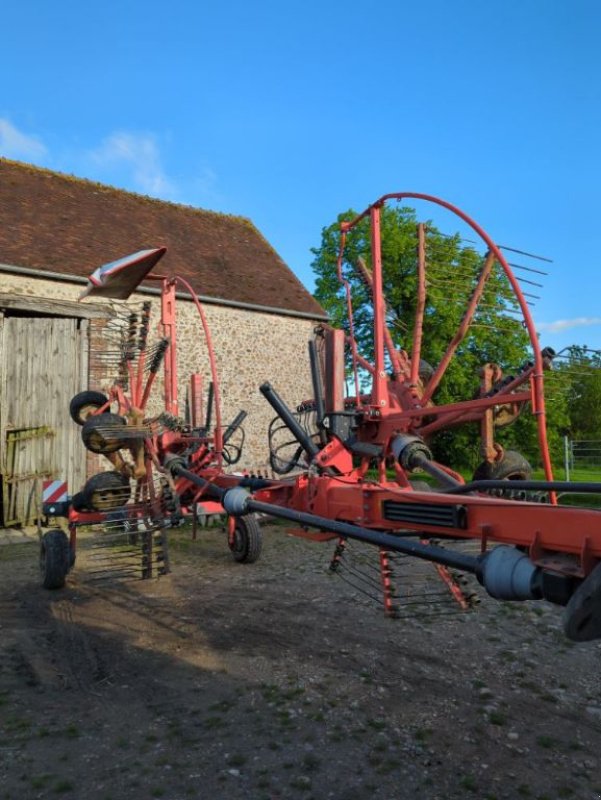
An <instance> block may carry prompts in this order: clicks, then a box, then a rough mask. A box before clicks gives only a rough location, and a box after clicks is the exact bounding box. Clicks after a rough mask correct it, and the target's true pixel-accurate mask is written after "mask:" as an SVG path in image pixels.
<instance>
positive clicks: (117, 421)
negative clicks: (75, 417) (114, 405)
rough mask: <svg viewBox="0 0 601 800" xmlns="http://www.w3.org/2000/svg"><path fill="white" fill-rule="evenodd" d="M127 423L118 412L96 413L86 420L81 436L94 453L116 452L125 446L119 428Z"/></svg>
mask: <svg viewBox="0 0 601 800" xmlns="http://www.w3.org/2000/svg"><path fill="white" fill-rule="evenodd" d="M125 424H126V423H125V420H124V419H123V417H120V416H119V415H118V414H110V413H107V414H95V415H94V416H92V417H89V418H88V419H87V420H86V421H85V422H84V424H83V428H82V429H81V438H82V439H83V443H84V444H85V446H86V448H87V449H88V450H90V451H91V452H92V453H102V454H105V453H115V452H116V451H117V450H119V449H120V448H121V447H123V446H124V444H123V439H121V438H120V437H119V428H120V427H122V426H125Z"/></svg>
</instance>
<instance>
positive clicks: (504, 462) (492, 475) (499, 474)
mask: <svg viewBox="0 0 601 800" xmlns="http://www.w3.org/2000/svg"><path fill="white" fill-rule="evenodd" d="M531 475H532V467H531V466H530V464H529V463H528V462H527V461H526V459H525V458H524V456H523V455H522V454H521V453H518V452H517V450H506V451H505V453H504V455H503V458H502V459H501V460H500V461H495V462H494V463H493V464H491V463H489V462H488V461H483V462H482V464H480V466H479V467H477V468H476V471H475V472H474V477H473V478H472V480H474V481H505V480H507V481H527V480H528V479H529V478H530V476H531Z"/></svg>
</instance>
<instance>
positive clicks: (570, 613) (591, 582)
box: [563, 564, 601, 642]
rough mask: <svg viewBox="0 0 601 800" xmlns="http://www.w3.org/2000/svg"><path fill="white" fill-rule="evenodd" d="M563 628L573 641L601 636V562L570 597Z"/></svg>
mask: <svg viewBox="0 0 601 800" xmlns="http://www.w3.org/2000/svg"><path fill="white" fill-rule="evenodd" d="M563 630H564V633H565V635H566V636H567V637H568V639H571V640H572V641H573V642H590V641H592V640H593V639H598V638H599V637H601V564H597V566H596V567H595V568H594V569H593V571H592V572H591V573H590V575H589V576H588V577H587V578H585V579H584V581H583V582H582V583H581V584H580V586H579V587H578V588H577V589H576V591H575V592H574V594H573V595H572V597H571V598H570V602H569V603H568V604H567V606H566V610H565V612H564V620H563Z"/></svg>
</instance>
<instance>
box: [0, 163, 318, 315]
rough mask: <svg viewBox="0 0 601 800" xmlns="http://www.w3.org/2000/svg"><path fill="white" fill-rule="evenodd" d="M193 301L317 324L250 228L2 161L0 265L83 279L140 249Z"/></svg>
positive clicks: (309, 305) (314, 306)
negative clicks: (157, 257)
mask: <svg viewBox="0 0 601 800" xmlns="http://www.w3.org/2000/svg"><path fill="white" fill-rule="evenodd" d="M161 245H164V246H166V247H167V254H166V255H165V257H164V258H163V259H162V260H161V262H160V265H159V267H158V268H157V271H160V272H161V273H162V274H168V275H173V274H179V275H182V276H183V277H185V278H186V279H187V280H188V281H189V282H190V283H191V285H192V286H193V288H194V289H195V291H196V292H198V294H200V295H204V296H206V297H211V298H216V299H217V298H220V299H224V300H229V301H235V302H237V303H243V304H250V305H260V306H268V307H273V308H279V309H283V310H287V311H292V312H295V311H296V312H302V313H304V314H310V315H315V316H316V317H324V316H325V312H324V311H323V309H322V308H321V306H320V305H319V304H318V303H317V302H316V300H314V299H313V297H311V295H310V294H309V292H308V291H307V290H306V289H305V288H304V286H303V285H302V283H301V282H300V281H299V280H298V278H296V276H295V275H294V273H293V272H292V271H291V270H290V269H289V268H288V267H287V266H286V264H285V263H284V262H283V261H282V259H281V258H280V257H279V256H278V254H277V253H276V252H275V250H274V249H273V248H272V247H271V246H270V244H269V243H268V242H267V241H266V240H265V239H264V238H263V236H262V235H261V234H260V233H259V231H258V230H257V229H256V228H255V226H254V225H253V224H252V222H250V221H249V220H247V219H244V218H243V217H234V216H228V215H226V214H218V213H215V212H212V211H203V210H200V209H197V208H192V207H190V206H183V205H176V204H174V203H167V202H164V201H162V200H155V199H152V198H149V197H144V196H142V195H137V194H132V193H130V192H124V191H121V190H119V189H114V188H112V187H110V186H104V185H102V184H98V183H93V182H92V181H88V180H82V179H80V178H73V177H70V176H67V175H62V174H59V173H56V172H51V171H49V170H45V169H40V168H38V167H33V166H31V165H29V164H22V163H18V162H15V161H10V160H7V159H2V158H0V263H3V264H9V265H11V266H17V267H28V268H32V269H37V270H46V271H49V272H56V273H62V274H66V275H78V276H85V277H87V276H88V275H89V274H90V273H91V272H92V271H93V270H94V269H96V267H98V266H100V265H101V264H104V263H106V262H109V261H113V260H115V259H117V258H120V257H121V256H124V255H127V254H128V253H132V252H135V251H137V250H142V249H145V248H151V247H159V246H161Z"/></svg>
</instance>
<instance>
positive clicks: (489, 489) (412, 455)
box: [71, 193, 601, 641]
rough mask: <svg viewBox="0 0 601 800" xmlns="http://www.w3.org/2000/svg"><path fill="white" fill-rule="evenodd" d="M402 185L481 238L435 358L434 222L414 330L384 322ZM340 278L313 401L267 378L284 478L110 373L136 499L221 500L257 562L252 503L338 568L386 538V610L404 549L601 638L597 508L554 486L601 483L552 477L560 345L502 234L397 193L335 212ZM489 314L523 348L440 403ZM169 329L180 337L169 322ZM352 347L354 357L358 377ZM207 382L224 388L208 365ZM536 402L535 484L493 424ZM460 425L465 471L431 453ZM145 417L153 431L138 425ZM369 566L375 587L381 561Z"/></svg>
mask: <svg viewBox="0 0 601 800" xmlns="http://www.w3.org/2000/svg"><path fill="white" fill-rule="evenodd" d="M407 199H410V200H418V201H425V202H429V203H433V204H435V205H437V206H439V207H442V208H444V209H447V210H448V211H450V212H452V213H453V214H455V215H457V216H458V217H459V218H460V219H461V220H462V221H463V222H464V223H465V224H466V225H468V226H469V227H470V228H471V229H472V231H473V232H474V233H475V234H476V235H477V236H478V240H479V241H480V242H481V243H482V244H483V245H484V248H485V253H484V255H483V256H482V257H481V258H480V259H479V260H477V261H476V262H474V261H473V260H472V267H474V269H473V271H472V272H471V273H469V271H468V272H467V275H466V265H465V264H463V263H460V264H458V265H455V266H456V268H457V272H458V273H463V275H462V277H463V278H464V281H463V285H464V289H465V288H466V287H467V294H466V296H465V298H464V300H465V308H464V311H463V313H462V314H460V315H459V318H458V324H457V326H456V329H455V331H452V332H451V333H450V337H449V341H448V344H447V345H446V346H445V345H444V343H440V347H439V349H438V351H437V350H436V349H434V351H433V352H434V355H435V360H434V361H433V366H431V365H430V364H429V363H426V360H425V359H424V358H423V356H422V350H424V346H423V345H424V332H425V329H426V327H427V324H426V323H427V320H428V315H429V314H431V313H432V307H431V306H429V295H430V294H435V292H436V291H438V292H439V293H440V292H441V291H442V292H443V293H444V294H443V297H444V300H445V301H446V302H449V303H451V302H456V300H457V298H456V295H457V288H456V286H455V285H453V286H445V281H446V280H447V277H446V276H445V275H444V274H443V273H440V272H439V273H438V274H437V272H436V265H435V264H434V269H428V266H427V261H428V237H427V231H426V229H425V228H424V227H423V226H420V227H419V228H418V232H417V257H416V266H415V286H416V300H415V303H414V310H415V319H414V321H413V325H412V326H411V331H412V333H410V334H408V335H406V337H405V338H406V341H407V342H408V343H410V347H407V349H402V348H397V347H396V346H395V344H394V337H393V335H392V332H391V325H392V324H396V323H398V322H400V323H401V325H402V326H404V327H403V330H404V331H405V332H408V331H409V330H410V326H409V325H408V324H407V321H406V320H399V319H397V320H394V318H393V314H391V309H390V308H389V307H388V306H387V303H386V299H385V296H384V280H383V269H382V261H383V256H382V241H381V216H382V208H383V207H384V205H385V204H386V203H387V202H389V201H403V200H407ZM366 222H367V223H368V225H369V229H370V233H369V240H370V248H369V252H368V253H365V254H364V255H362V257H361V258H357V259H356V264H355V268H356V269H357V270H358V272H359V274H360V277H361V279H362V281H363V284H364V287H365V290H366V291H367V292H368V293H369V296H370V299H371V303H372V307H373V322H372V354H371V355H369V354H368V355H367V356H366V355H363V354H361V352H360V348H359V346H358V343H357V339H356V337H355V331H354V322H353V303H352V292H351V287H350V283H349V280H348V279H347V278H346V277H345V275H344V274H343V262H344V253H345V247H346V242H347V238H348V237H349V236H350V235H351V234H352V232H353V231H354V230H355V229H357V227H358V226H360V225H362V224H363V225H364V224H365V223H366ZM152 252H156V251H152ZM109 271H110V270H109ZM144 274H146V273H144ZM134 277H135V276H134ZM338 277H339V280H340V282H341V285H342V286H343V287H344V289H345V293H346V305H347V311H348V329H347V331H346V332H345V331H343V330H336V329H333V328H324V329H323V330H322V331H320V336H319V337H318V340H317V343H316V342H315V341H313V342H310V343H309V358H310V364H311V375H312V383H313V398H311V399H310V400H308V401H306V402H304V403H303V404H301V406H299V407H298V409H297V410H296V411H292V410H291V409H289V408H288V407H287V406H286V405H285V403H284V402H283V401H282V399H281V398H280V396H279V395H278V393H277V391H276V390H275V389H274V388H273V387H272V386H271V385H270V384H269V383H264V384H263V385H262V386H261V387H260V391H261V393H262V394H263V396H264V397H265V399H266V400H267V402H268V403H269V404H270V406H271V407H272V408H273V410H274V411H275V413H276V420H275V421H274V423H272V426H271V429H270V459H271V465H272V467H273V469H274V471H276V472H278V473H279V474H280V476H281V477H280V478H278V479H263V478H240V477H237V476H234V475H227V474H226V473H225V471H224V470H223V469H222V460H223V459H222V454H223V439H225V436H224V437H223V439H222V438H221V434H220V431H221V426H220V424H219V423H218V424H217V427H216V429H215V434H214V436H213V437H212V438H210V437H209V438H207V437H208V432H207V431H206V430H204V431H203V432H202V434H201V433H200V432H199V431H198V430H197V429H195V428H194V427H193V426H192V427H191V428H190V430H181V431H173V430H168V431H163V430H162V429H161V427H160V426H164V425H165V424H166V420H165V418H162V419H161V418H160V415H159V417H156V418H151V419H148V418H145V417H144V415H143V414H141V415H140V412H138V411H136V407H135V406H134V405H133V404H132V405H131V408H130V407H129V406H128V405H127V403H122V401H121V399H120V394H119V387H118V386H117V387H116V388H115V389H114V392H115V394H114V395H113V398H112V399H113V401H114V402H117V403H118V404H119V409H120V416H125V417H127V415H128V414H129V415H130V417H131V427H132V430H133V431H134V432H135V436H134V437H133V440H132V443H131V444H130V445H129V446H128V450H129V452H130V454H131V466H130V467H129V470H130V472H131V474H132V475H133V476H134V477H135V478H136V480H137V481H138V483H137V488H136V492H137V494H136V499H138V498H139V499H140V500H141V501H142V502H143V503H146V504H147V505H148V506H150V507H151V508H152V509H153V516H152V518H153V519H158V518H161V519H162V517H161V512H160V511H156V512H155V511H154V508H155V507H158V508H159V509H160V501H161V498H163V499H164V498H165V497H167V498H168V503H169V504H171V505H173V506H175V507H176V508H177V507H182V508H184V507H188V506H189V504H190V503H191V502H192V503H193V502H195V501H197V500H198V499H199V498H202V500H203V502H205V501H206V500H208V499H210V500H212V501H213V502H215V503H217V504H218V507H219V508H220V509H222V510H223V511H224V512H225V513H226V514H227V515H228V516H229V523H228V529H229V532H230V534H229V542H230V546H231V547H232V548H233V549H234V555H236V552H235V549H236V538H235V535H234V532H235V531H236V530H244V529H245V530H246V532H245V534H244V536H243V537H242V539H241V541H242V544H241V546H240V552H241V554H242V556H243V557H244V556H247V560H254V557H255V556H256V549H257V548H256V546H255V545H256V542H257V541H259V540H258V539H256V538H255V537H254V536H253V535H252V534H249V531H250V530H251V529H252V525H253V524H256V523H255V515H257V514H261V515H268V516H273V517H276V518H280V519H283V520H287V521H289V522H291V523H292V524H293V525H294V526H295V529H294V531H293V532H295V533H298V534H299V535H302V536H304V537H306V538H309V539H313V540H315V541H325V540H329V539H331V540H333V541H334V542H335V550H334V554H333V557H332V561H331V569H332V570H333V571H335V572H339V571H340V569H341V567H342V566H343V564H344V559H345V554H346V551H347V548H348V544H349V542H355V541H356V542H359V543H363V544H364V545H369V546H372V547H375V548H376V551H377V555H378V558H377V580H376V583H377V584H378V585H379V586H380V587H381V590H382V596H383V602H384V607H385V609H386V611H387V612H388V613H389V614H391V615H394V614H397V613H399V603H398V602H395V601H398V599H399V598H398V597H395V591H394V587H393V582H392V575H393V567H394V565H395V563H397V564H398V563H400V564H402V565H403V568H405V567H406V565H407V564H408V563H409V562H410V561H413V560H415V559H419V560H420V561H421V562H430V564H432V565H434V567H435V569H436V571H437V573H438V576H439V577H440V578H441V579H442V580H443V581H444V583H445V584H446V586H447V588H448V589H449V590H450V592H451V595H452V596H453V597H455V598H456V599H457V600H458V601H459V603H460V604H461V605H465V606H466V605H468V604H469V600H470V598H469V596H468V594H469V593H468V592H466V591H465V585H464V584H465V576H474V577H475V578H476V579H477V581H478V582H479V583H480V584H481V585H482V586H483V587H484V589H485V590H486V591H487V592H488V594H489V595H491V596H493V597H495V598H498V599H502V600H534V599H545V600H547V601H550V602H552V603H555V604H558V605H561V606H566V609H565V617H564V620H565V621H564V629H565V633H566V635H567V636H568V637H569V638H571V639H573V640H576V641H585V640H590V639H596V638H599V637H601V513H600V512H599V511H598V510H596V509H592V508H578V507H567V506H561V505H559V504H558V501H557V493H558V492H561V493H584V494H586V493H600V492H601V485H600V484H595V483H585V482H569V481H566V482H560V481H555V480H554V477H553V472H552V467H551V459H550V456H549V448H548V443H547V432H546V416H545V395H544V380H545V372H546V371H548V370H550V369H551V367H552V362H553V359H554V357H555V354H554V352H553V350H552V349H550V348H542V349H541V348H540V346H539V343H538V339H537V335H536V331H535V328H534V324H533V321H532V317H531V314H530V310H529V305H528V304H529V300H528V299H527V296H526V295H525V293H524V292H523V290H522V288H521V287H520V283H519V281H518V279H517V278H516V277H515V275H514V273H513V271H512V268H511V266H510V264H509V263H508V262H507V260H506V258H505V256H504V254H503V252H502V250H501V248H500V247H499V246H498V245H496V244H495V243H494V241H493V240H492V239H491V238H490V236H489V235H488V234H487V233H486V232H485V231H484V230H483V229H482V228H481V227H480V226H479V225H478V224H477V223H476V222H474V221H473V220H472V219H470V218H469V217H468V216H467V215H466V214H465V213H464V212H462V211H461V210H459V209H458V208H456V207H455V206H453V205H451V204H450V203H447V202H446V201H443V200H440V199H438V198H436V197H432V196H429V195H424V194H416V193H395V194H390V195H385V196H383V197H382V198H380V199H379V200H377V201H376V202H375V203H373V204H372V205H371V206H369V207H368V208H367V209H366V210H365V211H364V212H363V213H362V214H360V215H358V216H357V217H356V218H355V219H354V220H351V221H348V222H343V223H342V224H341V246H340V252H339V255H338ZM495 278H496V280H497V284H495V283H494V280H495ZM163 280H164V281H166V279H163ZM499 280H500V281H501V283H502V285H503V287H504V290H503V299H502V300H501V301H498V300H496V299H495V298H496V297H497V288H495V287H497V286H498V285H499V284H498V281H499ZM137 282H139V281H136V282H135V285H137ZM92 283H93V284H94V278H92ZM99 283H100V281H99ZM111 290H112V291H114V284H113V286H112V289H111ZM169 292H173V293H174V286H171V285H170V284H169V282H167V283H166V284H164V290H163V292H162V297H163V301H164V302H165V300H166V299H167V298H169V297H171V298H172V299H173V294H171V295H170V294H169ZM111 296H116V295H115V294H112V295H111ZM193 299H194V298H193ZM195 302H197V301H196V300H195ZM167 311H168V309H167ZM201 316H202V314H201ZM169 324H170V323H169V314H168V313H167V314H166V315H165V314H164V319H163V327H164V328H165V330H166V331H168V330H169ZM479 325H488V326H492V327H495V328H496V329H498V330H499V333H500V334H501V335H505V336H507V335H509V336H512V335H516V334H517V332H518V331H519V332H521V333H523V332H525V333H526V335H527V337H528V339H529V342H530V348H531V358H530V360H528V361H527V362H526V363H524V364H518V365H514V369H513V370H512V373H511V374H510V375H507V376H505V375H504V374H503V371H502V369H501V367H500V366H499V365H498V364H496V363H494V362H493V361H491V360H486V361H485V362H484V363H483V364H481V381H480V386H479V388H477V391H476V396H470V397H468V398H463V399H462V398H458V399H457V398H456V399H453V400H451V401H449V400H448V399H447V400H446V401H445V400H443V401H442V402H440V401H438V399H439V398H440V397H441V396H443V395H442V394H441V389H442V387H443V386H444V382H445V381H446V380H447V379H448V375H447V373H449V374H450V372H451V371H452V365H453V362H454V359H455V357H456V356H458V355H459V354H461V353H463V355H466V354H469V353H470V352H471V349H470V338H469V337H470V335H471V334H470V331H472V330H473V329H474V328H476V327H477V326H479ZM171 330H172V331H173V334H174V328H173V329H171ZM205 331H206V329H205ZM165 336H166V338H169V344H168V345H167V346H166V348H165V355H164V358H165V385H166V389H165V400H166V403H165V407H166V412H167V413H169V414H176V410H177V404H176V399H174V394H173V393H174V384H173V382H172V381H168V376H169V375H170V370H171V373H172V372H173V362H172V361H171V355H170V348H171V347H172V345H173V339H172V338H170V334H169V333H168V332H167V333H166V334H165ZM130 338H131V337H130ZM208 341H209V340H208V337H207V342H208ZM345 351H346V352H348V353H350V360H351V384H352V387H353V388H352V389H351V390H350V391H347V381H346V375H345ZM211 363H212V364H213V359H211ZM122 373H123V374H122V380H125V378H126V373H127V377H128V378H129V382H130V383H132V379H133V378H136V380H137V373H136V374H134V372H133V371H130V369H129V368H127V369H122ZM213 382H214V386H217V383H216V380H215V378H213ZM168 383H169V388H167V384H168ZM365 384H367V386H368V388H367V389H364V388H363V387H364V385H365ZM137 385H138V383H137V382H136V386H137ZM353 390H354V391H353ZM170 393H171V394H170ZM143 397H144V391H142V399H143ZM138 398H139V392H138ZM108 400H111V398H108ZM437 401H438V402H437ZM527 409H529V410H530V412H531V413H532V414H533V415H534V417H535V420H536V428H537V436H538V443H539V449H540V461H541V463H542V466H543V469H544V475H545V479H544V480H540V481H538V480H536V481H535V480H531V479H530V468H529V465H528V464H527V462H526V461H525V459H523V458H522V457H521V456H520V455H519V454H518V453H516V452H514V451H511V450H505V449H504V448H503V447H502V445H501V444H500V443H499V442H498V441H497V438H496V431H497V429H498V428H502V427H504V426H506V425H509V424H511V423H512V422H514V421H515V420H516V419H517V417H518V416H519V415H520V414H522V413H524V412H525V411H526V410H527ZM104 411H105V409H104V407H103V406H98V405H97V406H96V408H95V409H94V415H93V416H92V417H91V418H90V419H91V423H90V421H86V422H85V424H84V428H85V426H86V425H90V427H93V428H94V431H95V433H96V434H97V435H98V437H99V438H100V439H101V440H102V439H106V438H107V437H106V435H105V434H107V431H106V430H105V429H104V427H103V426H104V422H103V421H102V420H101V419H100V418H101V416H102V414H103V413H104ZM128 422H129V420H127V419H126V421H125V423H123V422H121V423H118V424H116V425H115V426H112V425H110V426H109V428H110V430H109V431H108V434H109V436H108V439H110V440H111V441H113V440H114V441H116V442H117V441H118V442H119V445H118V446H116V447H115V451H116V450H118V449H120V448H122V446H123V440H121V439H120V438H119V436H120V435H121V434H123V432H124V428H125V427H127V425H128ZM465 424H468V425H476V426H478V428H479V431H480V456H481V458H482V462H481V464H480V466H479V467H478V468H477V469H476V471H475V473H474V476H473V479H472V480H470V481H468V482H466V481H465V480H464V479H463V478H462V476H461V475H460V474H458V472H457V471H455V470H453V469H452V468H451V467H450V466H448V465H446V464H443V463H439V462H438V461H436V460H435V459H434V457H433V454H432V449H431V439H432V437H433V436H435V435H437V434H440V433H441V432H445V431H447V430H449V429H451V428H455V427H457V426H459V425H465ZM94 426H95V427H94ZM140 426H142V428H145V429H144V430H143V431H142V432H141V433H140V431H138V428H139V427H140ZM145 426H146V427H145ZM153 426H158V428H157V427H153ZM136 443H137V444H136ZM142 452H143V457H142V456H141V455H140V453H142ZM142 464H144V469H145V476H143V475H142ZM114 465H115V466H116V467H117V470H116V471H117V472H118V474H120V475H123V474H124V472H126V468H125V467H124V466H123V465H121V464H120V463H119V462H114ZM151 473H152V475H153V476H159V480H160V482H161V484H163V485H166V486H167V487H168V491H167V492H166V494H165V492H164V491H161V492H157V491H156V490H153V488H152V487H153V480H152V479H151V478H150V475H151ZM424 478H427V480H424ZM511 481H513V482H511ZM518 482H519V483H518ZM157 504H158V506H157ZM126 508H127V506H126ZM71 513H77V512H71ZM126 513H127V512H126ZM128 519H129V517H128ZM244 526H245V528H244ZM243 557H242V558H240V559H239V560H244V558H243ZM367 580H371V582H372V586H373V585H374V581H373V575H372V577H371V578H368V579H367ZM397 594H398V593H397ZM401 605H402V604H401ZM405 607H406V608H407V607H409V608H410V605H409V606H405Z"/></svg>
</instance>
